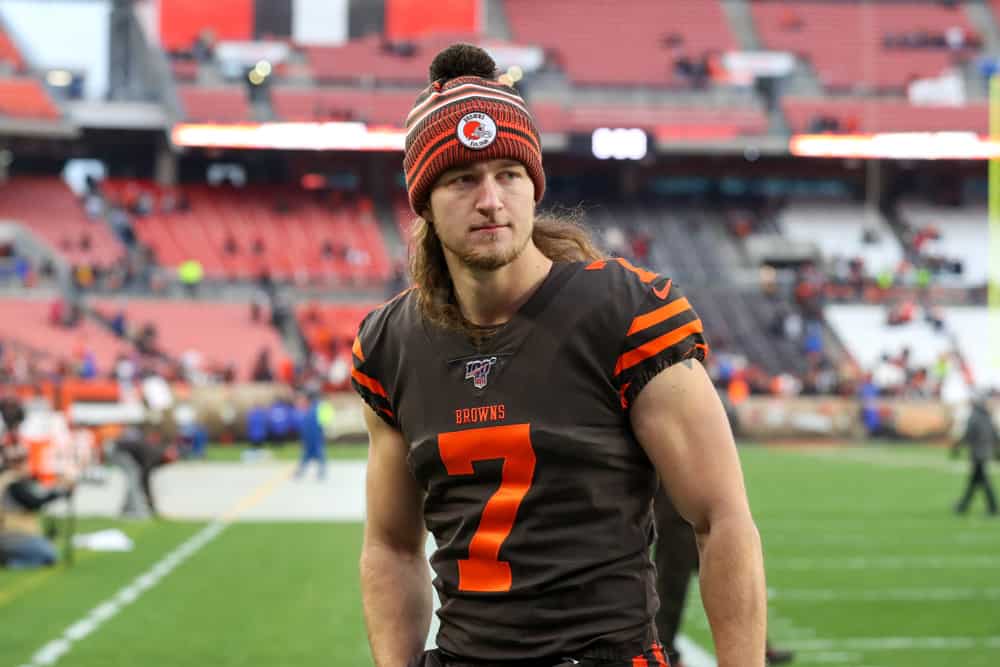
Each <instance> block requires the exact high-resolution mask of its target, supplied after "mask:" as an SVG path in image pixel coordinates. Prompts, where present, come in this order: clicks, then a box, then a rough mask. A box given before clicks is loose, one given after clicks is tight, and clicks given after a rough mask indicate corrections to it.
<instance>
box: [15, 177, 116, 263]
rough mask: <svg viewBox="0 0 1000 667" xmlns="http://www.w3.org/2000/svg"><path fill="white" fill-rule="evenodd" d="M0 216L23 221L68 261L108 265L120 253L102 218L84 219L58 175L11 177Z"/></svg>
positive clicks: (79, 207)
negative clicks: (51, 176) (53, 176)
mask: <svg viewBox="0 0 1000 667" xmlns="http://www.w3.org/2000/svg"><path fill="white" fill-rule="evenodd" d="M0 219H3V220H12V221H15V222H18V223H21V224H23V225H24V226H25V227H27V228H28V229H29V230H30V231H31V232H33V233H34V234H36V235H37V236H39V237H40V238H41V240H43V241H45V242H46V243H48V244H49V245H50V246H51V247H52V249H53V250H54V251H55V252H57V253H58V254H60V255H62V256H63V257H64V258H65V259H66V261H68V262H69V263H70V264H96V265H98V266H109V265H111V264H113V263H115V262H117V261H118V260H119V259H120V258H121V257H122V252H123V248H122V246H121V244H120V243H119V242H118V241H117V240H116V239H115V238H114V236H112V234H111V231H110V230H109V229H108V227H107V225H106V224H105V222H104V221H103V220H88V219H87V217H86V216H85V215H84V213H83V209H82V207H81V206H80V204H79V202H77V200H76V197H75V196H74V195H73V193H72V192H71V191H70V189H69V188H68V187H66V184H65V183H63V182H62V181H61V180H59V179H58V178H15V179H12V180H11V181H10V182H8V183H6V184H4V186H3V187H0ZM88 246H89V249H88Z"/></svg>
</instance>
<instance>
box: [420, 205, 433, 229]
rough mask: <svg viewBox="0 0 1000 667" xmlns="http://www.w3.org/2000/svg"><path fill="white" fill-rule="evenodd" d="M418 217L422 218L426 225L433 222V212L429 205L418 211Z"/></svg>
mask: <svg viewBox="0 0 1000 667" xmlns="http://www.w3.org/2000/svg"><path fill="white" fill-rule="evenodd" d="M420 217H421V218H423V219H424V222H426V223H427V224H428V225H433V224H434V214H433V213H432V212H431V207H430V206H428V207H427V208H425V209H424V210H423V211H421V212H420Z"/></svg>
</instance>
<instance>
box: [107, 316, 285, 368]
mask: <svg viewBox="0 0 1000 667" xmlns="http://www.w3.org/2000/svg"><path fill="white" fill-rule="evenodd" d="M94 306H95V307H96V308H97V309H98V310H100V311H102V312H115V311H117V310H118V309H123V310H124V311H125V317H126V319H127V321H128V323H129V325H130V326H133V325H134V326H142V325H143V324H145V323H151V324H153V325H154V326H155V327H156V331H157V340H158V345H159V346H160V347H161V348H162V349H163V350H164V351H165V352H167V353H168V354H170V355H171V356H173V357H174V358H178V357H180V356H181V355H183V354H184V353H185V352H187V351H189V350H193V351H195V352H197V353H198V354H199V355H200V356H201V361H202V364H203V365H204V366H207V365H219V366H222V365H226V364H230V363H233V364H236V368H237V379H239V380H243V381H245V380H249V379H250V374H251V370H252V365H253V361H254V359H255V358H256V356H257V354H258V353H259V352H260V350H261V349H263V348H270V349H271V355H272V359H273V360H276V355H277V354H278V353H279V352H281V350H282V349H283V346H282V342H281V338H280V337H279V335H278V332H277V331H276V330H275V329H274V328H273V327H272V326H270V324H269V323H268V322H266V321H265V322H258V323H254V322H252V321H251V320H250V307H249V305H248V304H239V303H210V302H205V301H158V300H151V299H150V300H146V299H130V300H128V301H126V302H124V303H121V302H118V301H110V300H98V301H96V302H95V303H94Z"/></svg>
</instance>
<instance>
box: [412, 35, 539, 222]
mask: <svg viewBox="0 0 1000 667" xmlns="http://www.w3.org/2000/svg"><path fill="white" fill-rule="evenodd" d="M430 82H431V83H430V85H429V86H427V88H425V89H424V90H423V91H422V92H421V93H420V95H419V96H418V97H417V101H416V103H415V104H414V106H413V110H412V111H410V114H409V116H407V118H406V156H405V157H404V158H403V168H404V170H405V172H406V190H407V193H408V194H409V198H410V206H411V207H412V208H413V211H414V212H415V213H416V214H417V215H422V213H423V211H424V209H426V208H427V205H428V203H429V200H430V194H431V188H432V187H433V186H434V183H435V182H436V181H437V179H438V177H439V176H440V175H441V174H442V173H444V172H445V171H448V170H449V169H453V168H455V167H459V166H461V165H465V164H469V163H471V162H482V161H486V160H498V159H510V160H515V161H517V162H520V163H521V164H523V165H524V167H525V169H526V170H527V172H528V176H529V177H530V178H531V180H532V182H534V184H535V201H536V202H538V201H541V199H542V194H544V192H545V172H544V170H543V169H542V143H541V140H540V139H539V136H538V128H537V127H535V122H534V120H533V119H532V117H531V113H530V112H529V111H528V107H527V105H526V104H525V103H524V99H523V98H522V97H521V96H520V95H519V94H518V92H517V91H516V90H515V89H514V88H512V87H511V86H507V85H504V84H502V83H500V82H499V81H497V80H496V63H494V62H493V59H492V58H490V56H489V54H488V53H486V52H485V51H484V50H482V49H481V48H479V47H477V46H472V45H470V44H453V45H452V46H449V47H448V48H446V49H445V50H444V51H441V52H440V53H439V54H438V55H437V56H436V57H435V58H434V61H433V62H432V63H431V66H430Z"/></svg>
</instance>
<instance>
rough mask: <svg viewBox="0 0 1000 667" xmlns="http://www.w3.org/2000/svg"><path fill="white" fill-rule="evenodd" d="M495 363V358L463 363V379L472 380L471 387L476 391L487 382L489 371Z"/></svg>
mask: <svg viewBox="0 0 1000 667" xmlns="http://www.w3.org/2000/svg"><path fill="white" fill-rule="evenodd" d="M496 363H497V358H496V357H486V358H485V359H473V360H471V361H467V362H465V379H466V380H472V386H474V387H475V388H476V389H482V388H483V387H485V386H486V383H487V382H489V378H490V370H491V369H492V368H493V366H494V365H495V364H496Z"/></svg>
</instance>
